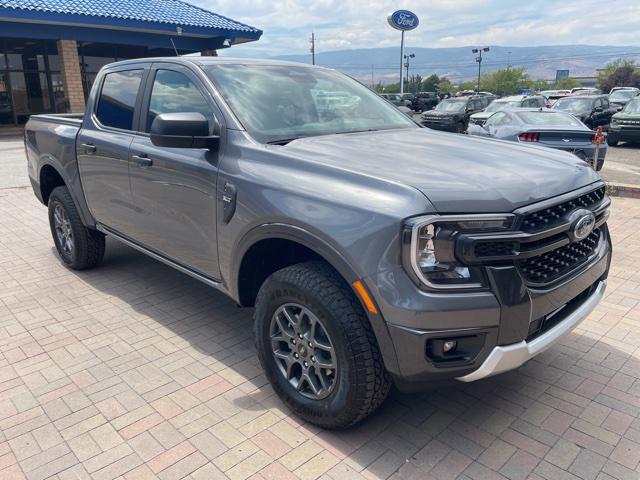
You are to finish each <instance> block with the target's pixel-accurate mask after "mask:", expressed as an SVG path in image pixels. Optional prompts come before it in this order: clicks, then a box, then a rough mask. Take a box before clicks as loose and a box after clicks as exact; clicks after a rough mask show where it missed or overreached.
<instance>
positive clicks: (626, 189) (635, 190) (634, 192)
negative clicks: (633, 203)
mask: <svg viewBox="0 0 640 480" xmlns="http://www.w3.org/2000/svg"><path fill="white" fill-rule="evenodd" d="M607 194H608V195H609V196H610V197H628V198H640V185H630V184H627V183H612V182H607Z"/></svg>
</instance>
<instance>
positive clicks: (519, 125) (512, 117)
mask: <svg viewBox="0 0 640 480" xmlns="http://www.w3.org/2000/svg"><path fill="white" fill-rule="evenodd" d="M494 103H495V102H494ZM467 133H468V134H469V135H478V136H483V137H492V138H497V139H500V140H510V141H513V142H520V143H530V144H538V145H542V146H545V147H551V148H556V149H559V150H565V151H568V152H571V153H573V154H574V155H576V156H578V157H579V158H581V159H583V160H585V161H586V162H588V163H590V164H593V155H594V150H595V147H596V145H595V143H594V142H595V134H594V132H593V130H591V129H589V127H587V126H586V125H585V124H584V123H582V122H581V121H580V120H578V119H577V118H576V117H574V116H573V115H571V114H568V113H565V112H560V111H557V110H548V109H533V108H518V109H513V108H510V109H505V110H501V111H499V112H496V113H494V114H493V115H491V117H489V119H488V120H487V121H486V122H485V123H484V125H473V124H470V125H469V129H468V131H467ZM606 154H607V144H606V143H604V144H602V145H600V147H599V151H598V162H597V165H596V170H600V169H602V165H603V164H604V157H605V156H606Z"/></svg>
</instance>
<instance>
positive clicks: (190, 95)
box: [146, 70, 213, 132]
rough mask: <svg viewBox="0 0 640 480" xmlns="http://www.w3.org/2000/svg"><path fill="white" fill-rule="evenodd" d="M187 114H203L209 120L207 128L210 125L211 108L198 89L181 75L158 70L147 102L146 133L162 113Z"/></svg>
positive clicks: (171, 71) (211, 117)
mask: <svg viewBox="0 0 640 480" xmlns="http://www.w3.org/2000/svg"><path fill="white" fill-rule="evenodd" d="M187 112H189V113H191V112H198V113H201V114H203V115H204V116H205V117H206V118H207V120H209V126H211V125H212V119H213V114H212V112H211V108H210V107H209V104H208V103H207V101H206V100H205V98H204V96H203V95H202V93H201V92H200V90H198V87H196V86H195V84H194V83H193V82H192V81H191V80H189V78H188V77H187V76H186V75H184V74H183V73H180V72H175V71H173V70H158V72H157V73H156V78H155V80H154V81H153V90H152V91H151V100H150V101H149V113H147V129H146V131H147V132H148V131H149V130H151V124H152V123H153V120H154V119H155V118H156V116H158V115H160V114H162V113H187Z"/></svg>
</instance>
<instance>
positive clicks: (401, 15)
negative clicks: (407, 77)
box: [387, 10, 420, 95]
mask: <svg viewBox="0 0 640 480" xmlns="http://www.w3.org/2000/svg"><path fill="white" fill-rule="evenodd" d="M387 22H389V25H391V27H392V28H395V29H396V30H400V32H401V36H400V94H401V95H402V94H403V93H404V78H403V77H404V75H403V73H404V70H403V63H404V32H406V31H408V30H413V29H414V28H416V27H417V26H418V24H419V23H420V21H419V20H418V16H417V15H416V14H415V13H413V12H410V11H409V10H396V11H395V12H393V13H392V14H391V15H389V16H388V17H387Z"/></svg>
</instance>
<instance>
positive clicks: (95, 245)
mask: <svg viewBox="0 0 640 480" xmlns="http://www.w3.org/2000/svg"><path fill="white" fill-rule="evenodd" d="M48 206H49V226H50V228H51V235H52V236H53V242H54V244H55V246H56V250H58V255H60V258H61V259H62V261H63V262H64V263H65V265H67V266H68V267H69V268H72V269H74V270H85V269H88V268H93V267H95V266H97V265H98V264H99V263H100V262H101V261H102V258H103V257H104V248H105V242H104V235H103V234H102V233H100V232H98V231H95V230H90V229H88V228H87V227H85V226H84V224H83V223H82V220H81V219H80V215H79V213H78V210H77V209H76V205H75V203H74V202H73V198H72V197H71V194H70V193H69V190H68V189H67V187H56V188H55V189H54V190H53V192H51V195H50V196H49V202H48Z"/></svg>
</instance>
